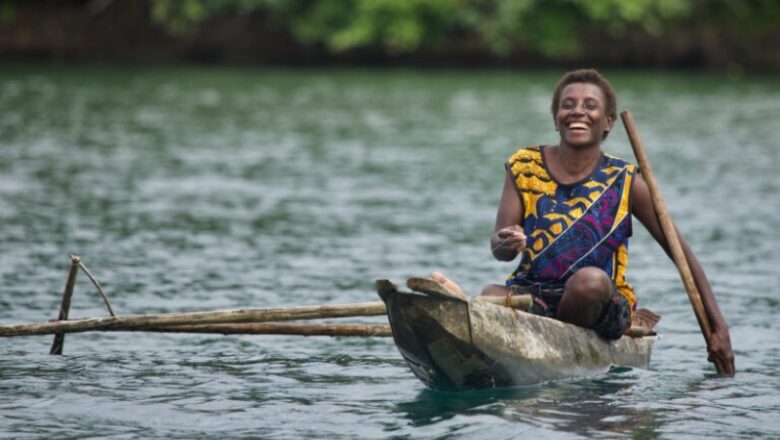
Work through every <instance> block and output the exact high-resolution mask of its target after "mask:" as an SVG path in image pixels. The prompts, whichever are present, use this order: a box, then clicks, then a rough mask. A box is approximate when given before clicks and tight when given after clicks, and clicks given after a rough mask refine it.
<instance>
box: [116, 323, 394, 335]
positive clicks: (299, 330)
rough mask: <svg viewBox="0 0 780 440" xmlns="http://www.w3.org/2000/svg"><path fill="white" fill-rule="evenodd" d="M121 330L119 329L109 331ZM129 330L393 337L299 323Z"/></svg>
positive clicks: (366, 329) (378, 328) (384, 329)
mask: <svg viewBox="0 0 780 440" xmlns="http://www.w3.org/2000/svg"><path fill="white" fill-rule="evenodd" d="M108 331H122V330H119V329H117V330H108ZM128 331H145V332H160V333H219V334H223V335H234V334H240V335H301V336H381V337H386V336H392V335H393V332H392V331H391V330H390V326H389V325H387V324H330V323H328V324H302V323H297V322H296V323H289V322H264V323H260V324H251V323H244V324H194V325H177V326H168V327H152V328H147V329H131V330H128Z"/></svg>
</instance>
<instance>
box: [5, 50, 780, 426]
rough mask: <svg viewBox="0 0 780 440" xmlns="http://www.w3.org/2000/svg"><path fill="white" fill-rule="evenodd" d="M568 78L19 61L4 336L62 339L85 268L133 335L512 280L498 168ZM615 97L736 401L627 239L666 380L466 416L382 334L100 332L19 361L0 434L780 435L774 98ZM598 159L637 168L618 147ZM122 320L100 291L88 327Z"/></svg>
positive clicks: (628, 76) (545, 122) (493, 399)
mask: <svg viewBox="0 0 780 440" xmlns="http://www.w3.org/2000/svg"><path fill="white" fill-rule="evenodd" d="M560 73H561V72H552V73H526V72H510V71H503V72H466V73H463V72H455V71H423V72H417V71H361V70H254V69H231V68H195V67H191V68H188V67H170V68H165V67H156V68H131V67H56V66H36V65H32V66H29V65H4V66H0V108H2V109H3V111H2V113H0V222H1V224H2V228H1V229H0V324H10V323H20V322H33V321H35V322H40V321H46V320H48V319H51V318H54V317H55V316H56V311H57V309H58V307H59V300H60V296H61V291H62V287H63V283H64V279H65V276H66V274H67V269H68V265H69V258H68V254H69V253H75V254H78V255H80V256H81V257H82V259H83V261H84V262H85V263H86V265H87V266H88V267H89V268H90V269H91V270H92V272H93V273H95V275H96V276H97V278H98V279H99V280H100V281H101V283H102V284H103V286H104V288H105V290H106V292H107V294H108V296H109V297H110V299H111V301H112V304H113V306H114V308H115V309H116V310H117V312H118V313H122V314H130V313H152V312H169V311H194V310H214V309H229V308H239V307H267V306H287V305H300V304H319V303H347V302H362V301H374V300H377V297H376V295H375V294H374V293H373V281H374V280H375V279H377V278H390V279H393V280H396V281H403V280H404V279H405V278H406V277H408V276H412V275H425V274H427V273H429V272H430V271H431V270H443V271H445V272H446V273H448V274H450V275H452V276H453V277H454V278H455V279H457V280H458V281H460V282H461V283H462V284H463V285H464V286H465V287H466V289H467V290H469V291H471V292H476V291H478V290H479V289H480V287H481V286H482V285H484V284H486V283H488V282H500V281H501V280H502V279H503V278H504V277H505V276H506V275H507V274H508V273H509V272H510V271H511V270H512V269H513V265H512V264H507V263H499V262H497V261H494V260H492V259H491V257H490V254H489V247H488V238H489V235H490V232H491V230H492V226H493V220H494V216H495V209H496V205H497V202H498V197H499V195H500V191H501V186H502V183H503V176H504V175H503V166H502V162H503V161H504V160H505V158H506V157H507V156H508V155H509V154H511V153H512V152H513V151H514V150H515V149H516V148H518V147H519V146H521V145H524V144H527V143H554V142H556V133H555V132H554V130H553V128H552V120H551V117H550V116H549V111H548V108H549V97H550V95H551V90H552V87H553V86H554V84H555V82H556V80H557V77H558V76H559V74H560ZM609 77H610V78H611V80H612V81H613V84H614V85H615V87H616V89H617V91H618V104H619V107H620V108H621V109H630V110H631V111H632V113H633V114H634V118H635V119H636V121H637V124H638V126H639V130H640V133H641V135H642V139H643V141H644V143H645V146H646V148H647V149H648V153H649V155H650V159H651V161H652V163H653V165H654V171H655V174H656V177H657V179H658V180H659V184H660V186H661V189H662V191H663V193H664V196H665V198H666V200H667V204H668V206H669V208H670V211H671V213H672V215H673V217H674V218H675V220H676V223H677V224H678V226H679V228H680V229H681V230H682V232H683V233H684V235H685V236H686V238H687V239H688V241H689V242H690V243H691V246H692V247H693V249H694V250H695V252H696V253H697V255H698V256H699V259H700V260H701V262H702V264H703V265H704V267H705V269H706V270H707V273H708V276H709V278H710V280H711V282H712V284H713V286H714V289H715V292H716V295H717V296H718V298H719V303H720V306H721V309H722V310H723V312H724V314H725V315H726V317H727V319H728V321H729V324H730V326H731V336H732V341H733V345H734V348H735V353H736V356H737V369H738V371H739V373H738V375H737V376H736V377H735V378H733V379H723V378H715V377H712V373H713V371H714V370H713V369H712V367H711V366H710V365H709V364H708V363H707V362H706V353H705V349H704V343H703V341H702V337H701V335H700V333H699V330H698V326H697V324H696V321H695V319H694V318H693V314H692V312H691V307H690V305H689V304H688V300H687V297H686V296H685V294H684V292H683V290H682V287H681V285H680V282H679V279H678V275H677V273H676V271H675V269H674V266H673V265H672V264H671V263H670V262H669V260H668V259H667V258H666V256H665V255H664V254H663V252H662V251H661V250H660V249H659V248H658V246H657V245H656V244H655V243H654V242H653V241H652V239H651V238H650V237H649V235H648V234H647V233H646V232H645V231H644V230H643V229H642V227H641V225H640V224H639V223H638V222H635V234H634V238H633V239H632V242H631V251H630V253H631V257H630V261H629V270H628V278H629V281H630V282H632V283H633V284H634V285H635V287H636V290H637V293H638V297H639V301H640V303H641V305H643V306H646V307H650V308H652V309H653V310H655V311H656V312H658V313H660V314H661V315H662V316H663V319H662V321H661V322H660V324H659V331H660V332H661V333H663V335H664V337H663V339H662V340H661V341H660V342H659V343H658V344H657V345H656V350H655V353H654V357H653V361H652V363H651V368H650V369H649V370H639V369H634V370H630V369H629V370H626V369H623V370H614V371H611V372H608V373H605V374H603V375H601V376H598V377H596V378H595V379H593V378H592V379H582V380H575V381H567V382H560V383H553V384H544V385H539V386H532V387H524V388H518V389H509V390H500V391H490V392H478V393H463V394H449V393H440V392H433V391H429V390H425V389H424V387H423V385H422V383H421V382H419V381H418V380H417V379H415V378H414V376H413V375H412V374H411V372H410V370H409V369H408V368H407V367H406V365H405V363H404V361H403V360H402V359H401V357H400V355H399V354H398V352H397V350H396V349H395V347H394V345H393V343H392V341H391V340H390V339H387V338H324V337H311V338H304V337H294V336H217V335H215V336H207V335H157V334H133V333H85V334H75V335H69V336H68V337H67V338H66V344H65V356H62V357H57V356H49V355H47V354H46V353H47V352H48V347H49V344H50V337H28V338H15V339H4V340H2V341H0V437H7V438H143V439H149V438H165V439H170V438H187V439H192V438H204V439H205V438H213V439H218V438H220V439H221V438H242V437H245V438H361V439H362V438H490V439H499V438H517V437H518V436H521V435H529V436H532V437H534V438H556V439H557V438H593V437H604V438H615V437H636V438H686V437H688V438H700V437H705V436H706V437H710V438H729V439H733V438H755V437H765V438H771V437H778V436H780V428H778V426H779V425H778V424H777V418H778V416H780V398H778V395H780V373H778V371H779V369H780V340H778V336H777V335H778V324H777V319H776V316H777V314H778V312H780V299H779V298H778V293H780V292H779V291H780V289H779V287H780V278H779V277H778V271H777V265H778V262H780V258H778V256H779V255H778V247H780V235H779V234H778V232H777V231H778V228H779V227H780V220H778V215H777V213H778V197H777V192H778V187H779V186H780V178H778V177H777V175H776V172H777V169H778V168H779V167H780V158H778V148H777V144H778V143H780V134H778V131H777V128H776V127H777V120H778V119H780V105H779V104H778V102H780V81H778V80H777V79H775V78H762V77H745V78H742V79H741V80H739V81H737V82H734V81H729V80H727V79H726V78H725V77H718V76H704V75H698V74H671V73H649V74H636V73H621V72H611V73H610V74H609ZM605 150H607V151H609V152H611V153H613V154H616V155H619V156H623V157H627V158H631V157H632V155H631V151H630V148H629V146H628V142H627V140H626V136H625V134H624V133H623V130H622V129H621V128H617V129H616V130H614V131H613V134H611V135H610V138H609V140H608V141H607V143H606V145H605ZM105 314H106V312H105V310H104V309H103V306H102V304H101V300H100V298H99V296H98V295H97V293H96V292H95V291H94V289H93V288H92V287H91V286H90V284H89V282H88V281H87V280H86V279H84V278H83V277H82V278H81V279H80V280H79V282H78V284H77V288H76V294H75V296H74V300H73V305H72V309H71V317H85V316H104V315H105ZM356 321H360V322H371V323H381V322H383V319H382V318H381V317H375V318H363V319H358V320H356Z"/></svg>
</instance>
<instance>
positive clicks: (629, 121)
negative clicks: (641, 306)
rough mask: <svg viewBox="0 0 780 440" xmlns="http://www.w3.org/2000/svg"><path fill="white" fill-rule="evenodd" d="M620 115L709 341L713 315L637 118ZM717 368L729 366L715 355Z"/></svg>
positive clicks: (659, 219)
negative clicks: (684, 246) (648, 152)
mask: <svg viewBox="0 0 780 440" xmlns="http://www.w3.org/2000/svg"><path fill="white" fill-rule="evenodd" d="M620 118H621V119H622V120H623V125H624V126H625V128H626V133H627V134H628V139H629V140H630V141H631V147H632V148H633V150H634V155H635V156H636V160H637V162H638V163H639V169H640V170H641V171H642V176H643V177H644V179H645V181H646V182H647V186H648V188H649V189H650V196H651V198H652V200H653V207H654V208H655V212H656V214H657V215H658V221H659V222H660V223H661V228H662V229H663V232H664V236H665V237H666V242H667V244H668V245H669V250H670V251H671V253H672V259H673V260H674V264H675V265H676V266H677V270H678V271H679V272H680V277H681V278H682V282H683V285H684V286H685V291H686V292H687V293H688V299H690V301H691V305H692V306H693V312H694V313H695V314H696V320H698V321H699V327H700V328H701V332H702V335H704V340H705V342H706V343H708V344H709V341H710V336H711V335H712V326H711V324H710V317H709V315H708V314H707V309H705V308H704V303H703V302H702V300H701V294H700V293H699V288H698V287H696V281H695V280H694V279H693V273H692V272H691V268H690V266H689V265H688V260H687V259H686V258H685V253H684V252H683V248H682V244H681V243H680V237H678V236H677V230H676V229H675V228H674V224H673V223H672V218H671V216H670V215H669V211H667V209H666V205H665V204H664V200H663V198H662V197H661V192H660V190H659V189H658V184H657V183H656V181H655V176H654V175H653V170H652V169H651V168H650V161H649V160H648V158H647V154H645V149H644V147H643V146H642V142H641V141H640V140H639V132H638V131H637V129H636V125H634V118H633V117H631V113H629V112H628V111H624V112H622V113H620ZM715 369H716V370H717V371H718V373H720V374H725V373H726V368H725V366H724V365H723V363H722V362H721V361H720V359H717V358H715Z"/></svg>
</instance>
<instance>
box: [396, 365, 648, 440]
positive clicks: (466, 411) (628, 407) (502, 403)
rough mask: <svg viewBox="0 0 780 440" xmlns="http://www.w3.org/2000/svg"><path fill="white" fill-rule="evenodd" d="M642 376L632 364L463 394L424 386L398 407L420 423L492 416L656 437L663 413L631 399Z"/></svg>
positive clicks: (586, 433)
mask: <svg viewBox="0 0 780 440" xmlns="http://www.w3.org/2000/svg"><path fill="white" fill-rule="evenodd" d="M626 375H628V377H623V376H626ZM636 379H637V377H636V375H632V374H631V370H630V369H613V370H612V371H610V372H609V373H608V374H607V375H605V376H604V377H602V378H600V379H594V380H582V381H566V382H555V383H549V384H542V385H536V386H528V387H516V388H506V389H497V390H481V391H470V392H463V393H450V392H442V391H433V390H424V391H422V392H420V394H419V395H418V396H417V397H416V398H415V399H414V400H413V401H410V402H403V403H400V404H398V406H397V408H398V411H399V412H402V413H404V414H405V416H406V417H407V418H409V420H410V423H411V424H412V425H414V426H425V425H430V424H437V423H440V422H441V421H443V420H447V419H451V418H454V417H458V416H462V415H467V416H478V415H486V416H494V417H498V418H501V419H504V420H506V421H508V422H516V423H522V424H524V425H530V426H531V427H534V428H537V429H544V430H547V431H554V432H557V433H571V434H576V435H580V436H583V437H588V438H592V437H598V436H605V437H609V436H610V435H622V434H635V435H640V436H642V437H643V438H654V437H656V436H658V432H657V431H656V430H657V429H658V427H660V426H661V425H662V422H661V420H659V419H658V416H657V414H656V413H655V412H653V411H649V410H646V409H643V408H642V407H641V406H635V405H632V404H631V403H630V402H628V401H629V400H631V399H632V398H635V397H633V395H634V392H635V388H636V384H635V382H636ZM628 396H631V397H628Z"/></svg>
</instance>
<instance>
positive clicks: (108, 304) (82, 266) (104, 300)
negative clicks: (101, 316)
mask: <svg viewBox="0 0 780 440" xmlns="http://www.w3.org/2000/svg"><path fill="white" fill-rule="evenodd" d="M79 267H80V268H81V270H83V271H84V273H85V274H86V275H87V278H89V280H90V281H92V284H93V285H94V286H95V288H96V289H97V291H98V293H99V294H100V296H101V298H103V302H104V303H105V304H106V308H107V309H108V314H109V315H111V316H116V313H114V309H113V308H112V307H111V303H110V302H108V297H107V296H106V294H105V293H104V292H103V288H102V287H100V283H99V282H98V280H97V278H95V276H94V275H92V272H90V271H89V269H87V266H85V265H84V263H83V262H79Z"/></svg>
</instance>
